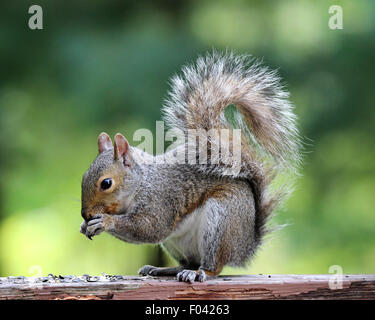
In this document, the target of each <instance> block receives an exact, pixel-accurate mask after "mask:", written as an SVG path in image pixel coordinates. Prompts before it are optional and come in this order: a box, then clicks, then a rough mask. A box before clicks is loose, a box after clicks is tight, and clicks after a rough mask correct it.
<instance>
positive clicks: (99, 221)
mask: <svg viewBox="0 0 375 320" xmlns="http://www.w3.org/2000/svg"><path fill="white" fill-rule="evenodd" d="M81 230H82V226H81ZM104 230H105V228H104V222H103V215H101V214H97V215H95V216H93V218H92V219H91V220H89V221H88V222H87V223H86V230H85V232H84V234H85V235H86V237H87V238H89V239H90V240H92V239H91V238H92V237H93V236H97V235H99V234H101V233H102V232H103V231H104ZM81 232H82V231H81Z"/></svg>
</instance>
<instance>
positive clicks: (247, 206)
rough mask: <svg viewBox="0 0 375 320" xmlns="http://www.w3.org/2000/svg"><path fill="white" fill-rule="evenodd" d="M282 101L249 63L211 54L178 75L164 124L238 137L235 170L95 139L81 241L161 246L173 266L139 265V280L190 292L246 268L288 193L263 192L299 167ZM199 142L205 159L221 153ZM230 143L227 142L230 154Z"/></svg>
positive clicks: (291, 120)
mask: <svg viewBox="0 0 375 320" xmlns="http://www.w3.org/2000/svg"><path fill="white" fill-rule="evenodd" d="M288 98H289V95H288V92H286V91H285V90H284V88H283V86H282V85H281V83H280V78H279V77H278V76H277V74H276V72H275V71H271V70H269V69H268V68H266V67H264V66H262V64H261V63H260V62H259V61H258V60H256V59H253V58H252V57H251V56H247V55H236V54H234V53H217V52H213V53H209V54H207V55H206V56H204V57H199V58H198V60H197V61H196V63H194V64H192V65H188V66H185V67H184V68H183V69H182V72H181V74H180V75H176V76H174V77H173V78H172V81H171V90H170V92H169V95H168V98H167V99H166V102H165V104H164V107H163V113H164V120H165V121H166V123H167V125H168V126H169V127H170V128H177V129H179V130H180V131H182V132H183V133H184V134H188V132H189V130H191V129H197V130H198V129H199V130H201V131H204V132H208V131H209V130H211V129H233V128H234V127H235V126H236V127H237V128H240V129H241V133H242V135H241V140H240V151H241V159H240V167H239V170H238V171H237V172H235V173H233V172H232V173H228V170H227V169H228V164H227V163H224V162H223V161H213V160H215V159H213V157H212V158H211V159H209V160H208V161H207V162H206V163H203V162H202V163H200V162H199V161H197V162H195V163H193V164H190V163H187V162H186V163H172V162H168V161H158V160H160V159H161V158H160V157H163V159H167V158H168V157H172V155H175V154H176V150H177V149H178V150H180V151H181V150H185V149H186V148H187V145H188V143H189V142H185V143H183V144H182V145H180V146H178V147H176V149H174V150H170V151H168V152H166V153H165V154H162V155H157V156H153V155H151V154H148V153H145V152H144V151H142V150H140V149H138V148H135V147H132V146H130V145H129V143H128V141H127V140H126V139H125V137H124V136H123V135H121V134H116V135H115V137H114V144H113V143H112V141H111V138H110V137H109V136H108V135H107V134H106V133H101V134H100V135H99V137H98V147H99V154H98V156H97V158H96V159H95V160H94V161H93V163H92V164H91V166H90V168H89V169H88V170H87V171H86V173H85V174H84V176H83V179H82V210H81V214H82V217H83V219H84V221H83V222H82V225H81V232H82V233H83V234H84V235H86V236H87V237H88V238H90V239H91V237H93V236H96V235H99V234H100V233H101V232H103V231H106V232H108V233H109V234H111V235H113V236H115V237H116V238H119V239H120V240H123V241H127V242H130V243H154V244H161V246H162V247H163V248H164V249H165V250H166V251H167V252H168V253H169V254H170V255H171V256H172V257H173V258H174V259H175V260H176V261H177V262H178V263H179V266H178V267H171V268H169V267H167V268H159V267H154V266H150V265H146V266H144V267H142V268H141V269H140V270H139V274H140V275H151V276H177V280H179V281H185V282H190V283H191V282H194V281H205V280H206V279H207V277H210V276H216V275H218V274H219V273H220V272H221V271H222V269H223V267H224V266H225V265H230V266H244V265H245V263H246V262H247V261H248V260H249V259H250V258H251V257H252V256H253V255H254V253H255V251H256V249H257V248H258V247H259V245H260V244H261V242H262V239H263V238H264V235H265V234H266V233H267V232H268V231H269V230H268V229H269V228H268V227H267V225H268V224H267V222H268V220H269V218H270V215H271V213H272V212H273V210H274V209H275V208H276V207H278V206H279V205H280V204H281V201H282V200H284V199H285V196H286V195H287V194H288V193H289V190H290V188H288V187H287V186H286V185H284V186H279V187H277V188H275V187H274V188H270V186H271V183H272V181H274V179H275V178H276V177H277V176H279V174H281V173H283V172H292V173H296V172H297V169H298V166H299V164H300V152H299V150H300V139H299V135H298V131H297V128H296V116H295V114H294V113H293V107H292V105H291V103H290V102H289V99H288ZM228 106H235V107H236V108H235V110H234V112H233V114H234V116H233V117H232V118H233V119H232V121H230V119H228V117H226V116H225V115H224V114H225V110H226V108H227V107H228ZM206 138H208V139H207V148H208V158H210V155H213V154H214V149H215V148H219V149H220V144H218V143H217V142H215V141H216V140H215V139H212V138H211V137H210V136H206ZM233 139H234V138H233V135H229V141H230V146H231V147H233V146H234V142H233ZM214 140H215V141H214ZM185 141H186V140H185ZM215 154H217V153H215ZM218 154H219V157H220V152H219V153H218ZM216 160H217V159H216Z"/></svg>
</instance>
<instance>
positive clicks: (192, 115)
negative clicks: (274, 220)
mask: <svg viewBox="0 0 375 320" xmlns="http://www.w3.org/2000/svg"><path fill="white" fill-rule="evenodd" d="M288 97H289V94H288V92H287V91H285V90H284V89H283V87H282V85H281V83H280V78H279V77H278V76H277V74H276V72H275V71H271V70H269V69H268V68H267V67H264V66H262V65H261V63H260V62H259V61H257V60H255V59H253V58H252V57H250V56H247V55H235V54H233V53H225V54H219V53H216V52H213V53H212V54H208V55H206V56H205V57H200V58H198V60H197V62H196V63H195V64H193V65H190V66H186V67H184V68H183V69H182V73H181V75H176V76H175V77H173V78H172V88H171V91H170V92H169V97H168V98H167V100H166V102H165V105H164V109H163V112H164V118H165V120H166V122H167V125H168V126H169V127H171V128H179V129H182V130H184V132H185V133H187V130H189V129H204V130H210V129H213V128H215V129H220V128H231V127H232V125H231V124H230V121H228V119H227V118H226V117H225V115H224V114H225V112H224V111H225V109H226V108H227V107H228V106H231V105H234V106H235V107H236V108H237V110H238V111H239V112H238V111H236V112H237V113H235V116H234V120H235V122H236V124H237V125H238V126H240V127H241V129H243V132H244V133H245V135H246V136H247V137H248V138H249V139H248V141H247V142H246V143H244V142H242V154H243V157H244V159H245V161H243V162H242V163H243V165H242V166H244V165H245V166H247V167H248V168H250V169H249V170H247V169H246V170H245V171H249V172H248V175H249V176H251V179H250V180H252V184H253V189H254V190H253V191H254V194H255V197H256V198H257V199H256V200H257V201H256V202H257V203H258V204H257V206H258V213H259V214H258V219H259V221H258V222H259V228H260V230H263V229H264V225H265V223H266V221H267V219H268V217H269V215H270V213H271V211H272V210H273V208H274V207H275V206H276V205H277V204H278V203H279V200H280V198H282V197H281V193H282V190H281V188H279V189H280V192H277V191H276V192H274V193H273V194H272V195H271V194H270V193H269V192H268V185H269V184H270V180H272V178H273V177H274V173H275V172H276V173H278V172H280V169H281V170H282V169H287V168H289V169H295V168H296V167H298V164H299V139H298V132H297V129H296V116H295V115H294V113H293V112H292V109H293V108H292V105H291V103H290V102H289V100H288ZM270 172H273V174H271V173H270ZM270 177H272V178H270Z"/></svg>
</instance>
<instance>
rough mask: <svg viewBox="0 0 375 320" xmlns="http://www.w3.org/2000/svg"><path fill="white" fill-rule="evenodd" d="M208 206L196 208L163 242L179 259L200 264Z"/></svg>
mask: <svg viewBox="0 0 375 320" xmlns="http://www.w3.org/2000/svg"><path fill="white" fill-rule="evenodd" d="M206 213H207V208H205V207H202V208H198V209H196V210H194V211H193V212H192V213H190V214H189V215H188V216H186V217H185V218H184V219H183V221H181V222H180V223H179V225H178V226H177V228H176V230H175V231H173V233H172V234H171V235H170V236H169V237H168V238H167V239H166V240H165V241H164V242H163V247H164V248H165V249H166V250H167V251H168V252H169V254H170V255H171V256H172V257H173V258H175V259H176V260H178V261H186V262H188V263H189V264H197V265H200V263H201V258H202V248H201V247H200V245H199V243H203V241H202V240H203V239H202V238H203V230H204V225H205V223H206V218H207V214H206Z"/></svg>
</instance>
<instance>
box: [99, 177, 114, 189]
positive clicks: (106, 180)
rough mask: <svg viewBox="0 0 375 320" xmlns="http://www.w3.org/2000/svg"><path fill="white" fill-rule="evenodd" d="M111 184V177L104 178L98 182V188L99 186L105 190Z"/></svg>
mask: <svg viewBox="0 0 375 320" xmlns="http://www.w3.org/2000/svg"><path fill="white" fill-rule="evenodd" d="M111 186H112V179H111V178H107V179H104V180H103V181H102V183H101V184H100V188H101V189H102V190H107V189H109V188H110V187H111Z"/></svg>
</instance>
